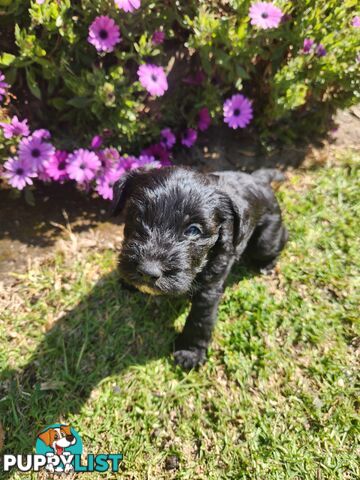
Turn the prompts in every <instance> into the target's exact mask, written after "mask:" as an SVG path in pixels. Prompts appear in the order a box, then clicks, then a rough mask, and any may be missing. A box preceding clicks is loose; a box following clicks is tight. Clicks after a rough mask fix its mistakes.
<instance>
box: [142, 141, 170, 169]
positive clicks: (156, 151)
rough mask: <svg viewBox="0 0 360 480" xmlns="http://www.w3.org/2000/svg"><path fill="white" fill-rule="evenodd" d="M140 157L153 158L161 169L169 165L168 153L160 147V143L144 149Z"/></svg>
mask: <svg viewBox="0 0 360 480" xmlns="http://www.w3.org/2000/svg"><path fill="white" fill-rule="evenodd" d="M141 155H150V156H152V157H154V159H155V160H156V161H157V162H160V163H161V165H162V166H163V167H165V166H166V165H171V162H170V157H169V152H168V151H167V150H166V149H165V148H164V147H163V146H162V145H161V143H155V144H154V145H150V147H148V148H145V150H143V151H142V152H141Z"/></svg>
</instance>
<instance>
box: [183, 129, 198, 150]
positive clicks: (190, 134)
mask: <svg viewBox="0 0 360 480" xmlns="http://www.w3.org/2000/svg"><path fill="white" fill-rule="evenodd" d="M196 140H197V131H196V130H195V129H194V128H187V129H186V130H185V132H184V133H183V135H182V137H181V143H182V145H184V146H185V147H188V148H190V147H192V146H193V145H194V143H195V142H196Z"/></svg>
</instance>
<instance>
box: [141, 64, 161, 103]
mask: <svg viewBox="0 0 360 480" xmlns="http://www.w3.org/2000/svg"><path fill="white" fill-rule="evenodd" d="M137 74H138V76H139V81H140V83H141V85H142V86H143V87H144V88H145V89H146V90H147V91H148V92H149V93H150V95H154V96H155V97H161V96H162V95H164V93H165V92H166V90H167V89H168V82H167V78H166V75H165V72H164V69H163V68H162V67H158V66H157V65H152V64H151V63H148V64H145V65H140V67H139V68H138V71H137Z"/></svg>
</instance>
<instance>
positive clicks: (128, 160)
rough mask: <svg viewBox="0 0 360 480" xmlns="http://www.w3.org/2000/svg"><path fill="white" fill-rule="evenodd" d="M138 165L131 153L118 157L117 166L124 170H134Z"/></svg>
mask: <svg viewBox="0 0 360 480" xmlns="http://www.w3.org/2000/svg"><path fill="white" fill-rule="evenodd" d="M138 167H139V163H138V159H137V158H136V157H134V156H133V155H127V156H126V157H120V159H119V162H118V165H117V168H120V169H121V168H123V169H124V170H134V169H135V168H138Z"/></svg>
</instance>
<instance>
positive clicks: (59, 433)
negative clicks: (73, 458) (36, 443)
mask: <svg viewBox="0 0 360 480" xmlns="http://www.w3.org/2000/svg"><path fill="white" fill-rule="evenodd" d="M38 437H39V438H40V439H41V440H42V441H43V442H44V443H45V444H46V445H48V446H49V447H51V448H52V449H53V450H54V452H55V453H57V454H58V455H61V454H62V453H63V451H64V449H65V448H66V447H69V446H70V445H74V443H76V438H75V437H74V435H73V434H72V433H71V427H70V426H69V425H60V427H57V428H49V429H48V430H46V431H45V432H42V433H40V434H39V435H38Z"/></svg>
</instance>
